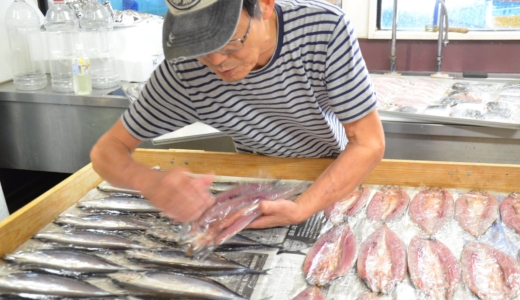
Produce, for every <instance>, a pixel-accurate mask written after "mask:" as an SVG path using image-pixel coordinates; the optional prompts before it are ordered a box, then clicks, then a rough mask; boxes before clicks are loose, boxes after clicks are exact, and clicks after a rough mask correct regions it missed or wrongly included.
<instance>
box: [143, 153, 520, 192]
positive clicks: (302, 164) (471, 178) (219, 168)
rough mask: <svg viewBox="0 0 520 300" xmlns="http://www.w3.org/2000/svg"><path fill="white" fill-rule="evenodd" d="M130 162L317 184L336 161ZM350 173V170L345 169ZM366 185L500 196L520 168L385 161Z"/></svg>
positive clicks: (202, 158) (208, 158)
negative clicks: (459, 190)
mask: <svg viewBox="0 0 520 300" xmlns="http://www.w3.org/2000/svg"><path fill="white" fill-rule="evenodd" d="M134 158H135V159H136V160H138V161H141V162H143V163H146V164H147V165H149V166H159V167H161V168H162V169H164V170H169V169H171V168H173V167H179V166H181V167H186V168H189V169H190V170H191V171H192V172H194V173H207V172H214V173H215V174H217V175H226V176H247V177H251V176H254V175H255V174H258V170H259V169H263V170H265V171H267V173H268V174H271V175H272V176H273V177H275V178H290V179H301V180H315V179H316V178H317V177H318V176H319V175H320V174H321V172H323V170H325V168H327V166H328V165H330V164H331V163H332V162H333V161H334V159H331V158H323V159H312V158H278V157H277V158H275V157H267V156H260V155H248V154H234V153H214V152H204V151H186V150H146V149H139V150H138V151H136V152H135V153H134ZM346 172H348V170H346ZM365 183H368V184H396V185H406V186H421V185H425V186H442V187H454V188H469V189H483V190H494V191H503V192H512V191H519V190H520V187H519V183H520V166H517V165H496V164H474V163H452V162H431V161H409V160H383V161H382V162H381V163H380V164H379V166H378V167H377V168H376V169H375V170H374V171H373V172H372V173H370V175H369V176H368V177H367V178H366V179H365Z"/></svg>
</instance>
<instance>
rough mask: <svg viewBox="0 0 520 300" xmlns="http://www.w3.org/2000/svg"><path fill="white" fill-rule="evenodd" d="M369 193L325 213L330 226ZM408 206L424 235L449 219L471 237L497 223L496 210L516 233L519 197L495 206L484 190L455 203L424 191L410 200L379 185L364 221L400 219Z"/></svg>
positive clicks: (436, 191) (441, 193) (444, 194)
mask: <svg viewBox="0 0 520 300" xmlns="http://www.w3.org/2000/svg"><path fill="white" fill-rule="evenodd" d="M369 195H370V192H369V190H368V188H366V187H365V186H360V187H358V188H357V189H356V190H354V191H353V192H352V193H351V194H350V195H349V196H347V197H346V198H345V199H344V200H342V201H339V202H337V203H335V204H334V205H332V206H331V207H329V208H327V209H326V210H325V215H326V216H327V217H328V218H329V219H330V221H331V222H332V223H335V224H336V223H341V222H344V221H345V220H346V219H347V218H348V217H352V216H354V215H355V214H356V213H358V212H359V211H360V210H361V209H362V208H363V207H364V206H365V205H366V203H367V201H368V198H369ZM408 206H409V214H410V218H411V220H412V221H414V222H415V223H416V224H417V225H418V226H419V227H420V228H421V229H422V230H423V231H424V232H425V233H427V234H428V235H430V236H431V235H434V234H435V233H436V232H437V231H439V229H441V228H442V227H443V226H444V225H445V224H446V223H448V221H449V220H450V219H451V218H452V216H453V217H454V218H455V219H456V220H457V221H458V223H459V224H460V226H461V227H462V228H464V229H465V230H466V231H467V232H468V233H470V234H472V235H473V236H475V237H479V236H481V235H482V234H484V233H485V232H486V231H487V230H488V229H489V228H490V227H491V225H492V224H493V223H494V222H495V221H497V219H498V212H499V211H500V214H501V217H502V220H503V222H504V223H505V224H506V225H508V226H509V227H511V228H512V229H514V230H515V231H516V232H518V233H520V197H519V194H517V193H511V194H510V195H509V196H508V197H506V198H505V199H504V200H503V201H502V202H501V203H500V207H499V205H498V200H497V199H496V198H495V197H494V196H493V195H491V194H489V193H487V192H485V191H476V190H474V191H469V192H468V193H466V194H463V195H461V196H460V197H459V198H458V199H457V200H456V201H454V200H453V197H452V196H451V194H450V193H449V192H448V191H446V190H445V189H442V188H424V189H422V190H421V191H420V192H419V193H417V195H415V197H414V198H413V199H412V200H411V201H410V197H409V196H408V194H407V193H406V191H404V190H403V189H402V188H400V187H398V186H383V187H382V188H380V189H379V190H378V191H377V192H376V193H375V194H374V196H373V197H372V200H371V201H370V203H368V206H367V208H366V214H367V218H369V219H370V220H373V221H384V222H392V221H395V220H398V219H399V218H401V217H402V215H403V214H404V212H405V211H406V209H407V208H408Z"/></svg>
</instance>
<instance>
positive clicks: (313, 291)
mask: <svg viewBox="0 0 520 300" xmlns="http://www.w3.org/2000/svg"><path fill="white" fill-rule="evenodd" d="M293 300H325V296H324V295H323V293H322V292H321V291H320V288H318V287H317V286H311V287H308V288H306V289H305V290H304V291H303V292H301V293H299V294H298V295H296V297H294V298H293Z"/></svg>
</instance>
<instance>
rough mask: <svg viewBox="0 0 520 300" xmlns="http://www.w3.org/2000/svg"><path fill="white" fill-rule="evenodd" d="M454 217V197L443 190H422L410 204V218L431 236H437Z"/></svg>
mask: <svg viewBox="0 0 520 300" xmlns="http://www.w3.org/2000/svg"><path fill="white" fill-rule="evenodd" d="M452 215H453V197H452V196H451V195H450V193H449V192H448V191H446V190H445V189H442V188H427V189H423V190H421V191H420V192H419V193H418V194H417V195H416V196H415V197H414V198H413V200H412V202H410V218H411V219H412V221H414V222H415V223H416V224H417V225H419V227H421V229H422V230H424V231H425V232H426V233H428V234H429V235H433V234H435V233H436V232H437V231H438V230H439V229H440V228H441V227H442V226H444V224H446V223H447V222H448V221H449V220H450V218H451V216H452Z"/></svg>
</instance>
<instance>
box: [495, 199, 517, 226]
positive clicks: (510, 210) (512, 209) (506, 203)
mask: <svg viewBox="0 0 520 300" xmlns="http://www.w3.org/2000/svg"><path fill="white" fill-rule="evenodd" d="M499 208H500V215H501V216H502V221H503V222H504V224H506V225H507V226H509V227H510V228H512V229H513V230H514V231H516V232H517V233H520V198H519V194H517V193H511V194H509V196H507V197H506V198H505V199H504V200H502V202H500V206H499Z"/></svg>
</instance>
